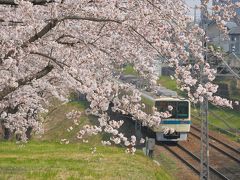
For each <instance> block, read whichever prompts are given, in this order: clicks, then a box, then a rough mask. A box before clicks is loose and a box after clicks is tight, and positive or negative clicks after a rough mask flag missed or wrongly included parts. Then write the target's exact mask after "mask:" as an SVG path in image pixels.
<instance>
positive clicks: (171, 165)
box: [155, 153, 179, 179]
mask: <svg viewBox="0 0 240 180" xmlns="http://www.w3.org/2000/svg"><path fill="white" fill-rule="evenodd" d="M155 159H156V160H157V161H158V162H159V163H160V164H163V165H164V166H162V168H163V169H164V170H165V171H166V172H167V173H169V174H172V175H176V174H177V173H179V170H178V168H177V166H176V163H175V162H174V161H173V160H172V159H170V158H169V157H168V156H166V155H165V154H164V153H160V154H159V155H158V156H155ZM173 179H176V178H175V176H174V177H173Z"/></svg>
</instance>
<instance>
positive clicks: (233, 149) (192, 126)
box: [191, 125, 240, 154]
mask: <svg viewBox="0 0 240 180" xmlns="http://www.w3.org/2000/svg"><path fill="white" fill-rule="evenodd" d="M191 128H193V129H195V130H197V131H198V132H201V130H200V129H199V128H198V127H196V126H194V125H191ZM209 137H210V138H211V139H213V140H214V141H217V142H218V143H220V144H222V145H224V146H225V147H227V148H229V149H231V150H232V151H234V152H236V153H239V154H240V151H239V150H238V149H236V148H234V147H232V146H230V145H229V144H226V143H225V142H223V141H221V140H219V139H217V138H215V137H214V136H212V135H210V134H209Z"/></svg>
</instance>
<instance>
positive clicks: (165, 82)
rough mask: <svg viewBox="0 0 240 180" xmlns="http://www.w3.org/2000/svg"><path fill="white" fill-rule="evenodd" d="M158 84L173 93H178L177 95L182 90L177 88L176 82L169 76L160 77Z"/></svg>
mask: <svg viewBox="0 0 240 180" xmlns="http://www.w3.org/2000/svg"><path fill="white" fill-rule="evenodd" d="M158 83H159V84H161V85H162V86H164V87H165V88H167V89H171V90H173V91H176V92H177V93H179V92H180V90H179V89H178V87H177V83H176V81H175V80H172V79H171V78H170V77H169V76H160V77H159V79H158Z"/></svg>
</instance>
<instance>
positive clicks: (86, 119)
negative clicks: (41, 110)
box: [37, 101, 101, 145]
mask: <svg viewBox="0 0 240 180" xmlns="http://www.w3.org/2000/svg"><path fill="white" fill-rule="evenodd" d="M87 106H88V104H87V103H86V101H79V102H77V101H75V102H74V101H73V102H69V103H67V104H64V105H59V106H55V108H53V109H52V110H50V111H49V112H48V113H46V114H43V115H42V116H43V117H44V129H45V132H44V135H43V136H42V137H40V138H37V139H39V140H45V141H46V140H47V141H53V142H60V140H61V139H68V140H69V141H70V142H79V140H78V139H77V137H76V134H77V132H78V131H79V130H81V128H82V127H83V125H86V124H95V123H96V117H93V116H87V115H86V114H85V112H84V110H85V108H86V107H87ZM72 110H78V111H81V112H82V114H81V117H80V118H79V125H78V126H77V125H75V124H74V123H73V120H69V119H67V118H66V113H68V112H71V111H72ZM70 126H72V127H73V130H72V131H70V132H68V131H67V129H68V128H69V127H70ZM87 139H88V140H89V142H90V143H91V144H92V145H94V144H99V143H100V142H101V136H91V137H88V138H87Z"/></svg>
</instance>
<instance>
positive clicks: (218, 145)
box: [189, 125, 240, 163]
mask: <svg viewBox="0 0 240 180" xmlns="http://www.w3.org/2000/svg"><path fill="white" fill-rule="evenodd" d="M189 134H190V135H192V136H194V137H196V138H198V139H199V140H200V139H201V130H200V128H198V127H197V126H194V125H191V131H190V132H189ZM209 138H210V141H209V145H210V147H212V148H214V149H216V150H217V151H219V152H221V153H222V154H224V155H225V156H227V157H229V158H231V159H232V160H234V161H236V162H237V163H240V158H239V157H240V151H239V150H238V149H236V148H234V147H232V146H230V145H229V144H227V143H225V142H224V141H221V140H219V139H217V138H216V137H214V136H212V135H210V134H209Z"/></svg>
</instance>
